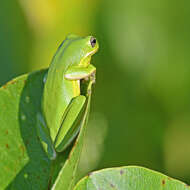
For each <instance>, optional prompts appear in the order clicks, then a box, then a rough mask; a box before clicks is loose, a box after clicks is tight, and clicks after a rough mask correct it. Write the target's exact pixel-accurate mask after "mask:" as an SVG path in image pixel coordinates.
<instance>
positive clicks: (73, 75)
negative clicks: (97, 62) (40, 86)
mask: <svg viewBox="0 0 190 190" xmlns="http://www.w3.org/2000/svg"><path fill="white" fill-rule="evenodd" d="M95 72H96V67H94V66H93V65H91V64H89V65H88V66H87V67H80V66H72V67H70V68H68V70H67V71H66V73H65V78H66V79H68V80H81V79H84V78H87V77H90V76H91V75H93V73H95Z"/></svg>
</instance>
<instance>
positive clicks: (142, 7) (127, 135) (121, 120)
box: [0, 0, 190, 184]
mask: <svg viewBox="0 0 190 190" xmlns="http://www.w3.org/2000/svg"><path fill="white" fill-rule="evenodd" d="M69 33H75V34H78V35H81V36H86V35H91V34H92V35H94V36H96V37H97V39H98V41H99V43H100V50H99V52H98V53H97V54H96V55H95V56H94V57H93V60H92V63H93V64H94V65H95V66H96V67H97V82H96V85H95V89H94V94H93V99H92V109H91V111H92V112H91V116H90V121H89V126H88V131H87V136H86V143H85V147H84V150H83V155H82V158H81V163H80V170H79V174H78V177H79V178H80V177H81V176H83V175H85V174H87V172H89V171H92V170H97V169H101V168H105V167H113V166H124V165H140V166H145V167H148V168H151V169H154V170H157V171H160V172H163V173H165V174H167V175H169V176H171V177H175V178H178V179H180V180H183V181H185V182H187V183H188V184H190V1H185V0H182V1H178V0H173V1H170V0H159V1H152V0H117V1H110V0H102V1H101V0H93V1H89V0H69V1H68V0H67V1H66V0H32V1H28V0H13V1H1V3H0V85H2V84H4V83H5V82H7V81H8V80H10V79H12V78H13V77H16V76H18V75H20V74H23V73H26V72H31V71H34V70H38V69H41V68H45V67H48V65H49V63H50V62H51V59H52V56H53V55H54V53H55V51H56V49H57V47H58V45H59V44H60V43H61V42H62V40H63V39H64V38H65V36H66V35H67V34H69Z"/></svg>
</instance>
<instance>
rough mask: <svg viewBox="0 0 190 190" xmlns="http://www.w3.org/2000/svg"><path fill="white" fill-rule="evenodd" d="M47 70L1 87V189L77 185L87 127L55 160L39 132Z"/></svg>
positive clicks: (21, 77)
mask: <svg viewBox="0 0 190 190" xmlns="http://www.w3.org/2000/svg"><path fill="white" fill-rule="evenodd" d="M46 72H47V70H42V71H37V72H34V73H29V74H26V75H23V76H20V77H18V78H16V79H14V80H12V81H10V82H8V83H7V84H6V85H4V86H2V87H1V88H0V126H1V127H0V189H7V190H9V189H14V190H20V189H36V190H42V189H50V188H52V186H53V187H54V189H57V190H59V189H65V190H69V189H71V188H72V187H73V185H74V179H75V173H76V170H77V165H78V161H79V157H80V153H81V149H82V144H83V143H82V142H83V137H84V131H85V130H84V129H82V130H81V132H80V134H79V136H78V137H77V140H76V142H75V146H73V148H72V146H70V147H69V148H68V149H67V150H66V151H64V152H63V153H60V154H58V155H57V158H56V159H55V160H54V161H52V160H49V159H48V157H47V155H46V154H45V152H44V150H43V148H42V145H41V142H40V141H39V138H38V136H37V128H36V127H37V113H38V112H40V110H41V97H42V94H43V87H44V82H43V79H44V75H45V74H46Z"/></svg>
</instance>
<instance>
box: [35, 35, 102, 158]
mask: <svg viewBox="0 0 190 190" xmlns="http://www.w3.org/2000/svg"><path fill="white" fill-rule="evenodd" d="M92 38H93V37H92V36H88V37H78V36H76V35H69V36H67V38H66V39H65V40H64V41H63V43H62V44H61V45H60V47H59V48H58V50H57V52H56V54H55V56H54V58H53V60H52V63H51V65H50V67H49V70H48V74H47V76H46V79H45V85H44V93H43V98H42V115H43V116H41V115H40V114H39V115H38V122H39V125H38V134H39V137H40V140H41V142H42V145H43V147H44V149H45V151H46V152H47V154H48V157H49V158H50V159H55V157H56V152H62V151H64V150H65V149H66V148H67V147H68V145H69V144H70V143H71V142H72V140H73V139H74V138H75V137H76V135H77V134H78V132H79V129H80V125H79V123H80V119H81V117H82V115H83V113H84V109H85V102H86V94H84V95H81V89H80V80H82V79H86V80H88V81H90V82H89V83H88V88H87V89H88V92H89V93H90V92H91V86H92V84H93V83H94V80H95V72H96V68H95V67H94V66H93V65H91V64H90V60H91V56H92V55H93V54H95V53H96V52H97V50H98V47H99V46H98V42H97V41H96V43H95V45H94V46H93V45H92V44H91V39H92ZM88 78H90V79H88Z"/></svg>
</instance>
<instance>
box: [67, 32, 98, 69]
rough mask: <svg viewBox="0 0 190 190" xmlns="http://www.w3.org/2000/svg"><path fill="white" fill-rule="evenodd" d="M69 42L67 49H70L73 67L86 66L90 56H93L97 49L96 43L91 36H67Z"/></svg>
mask: <svg viewBox="0 0 190 190" xmlns="http://www.w3.org/2000/svg"><path fill="white" fill-rule="evenodd" d="M67 39H68V40H71V43H70V45H69V48H71V51H72V56H73V57H75V60H74V63H73V64H74V65H79V66H84V67H86V66H88V65H89V64H90V60H91V57H92V55H94V54H95V53H96V52H97V50H98V48H99V45H98V42H97V40H96V38H94V37H93V36H87V37H78V36H76V35H73V34H72V35H69V36H67Z"/></svg>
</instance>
